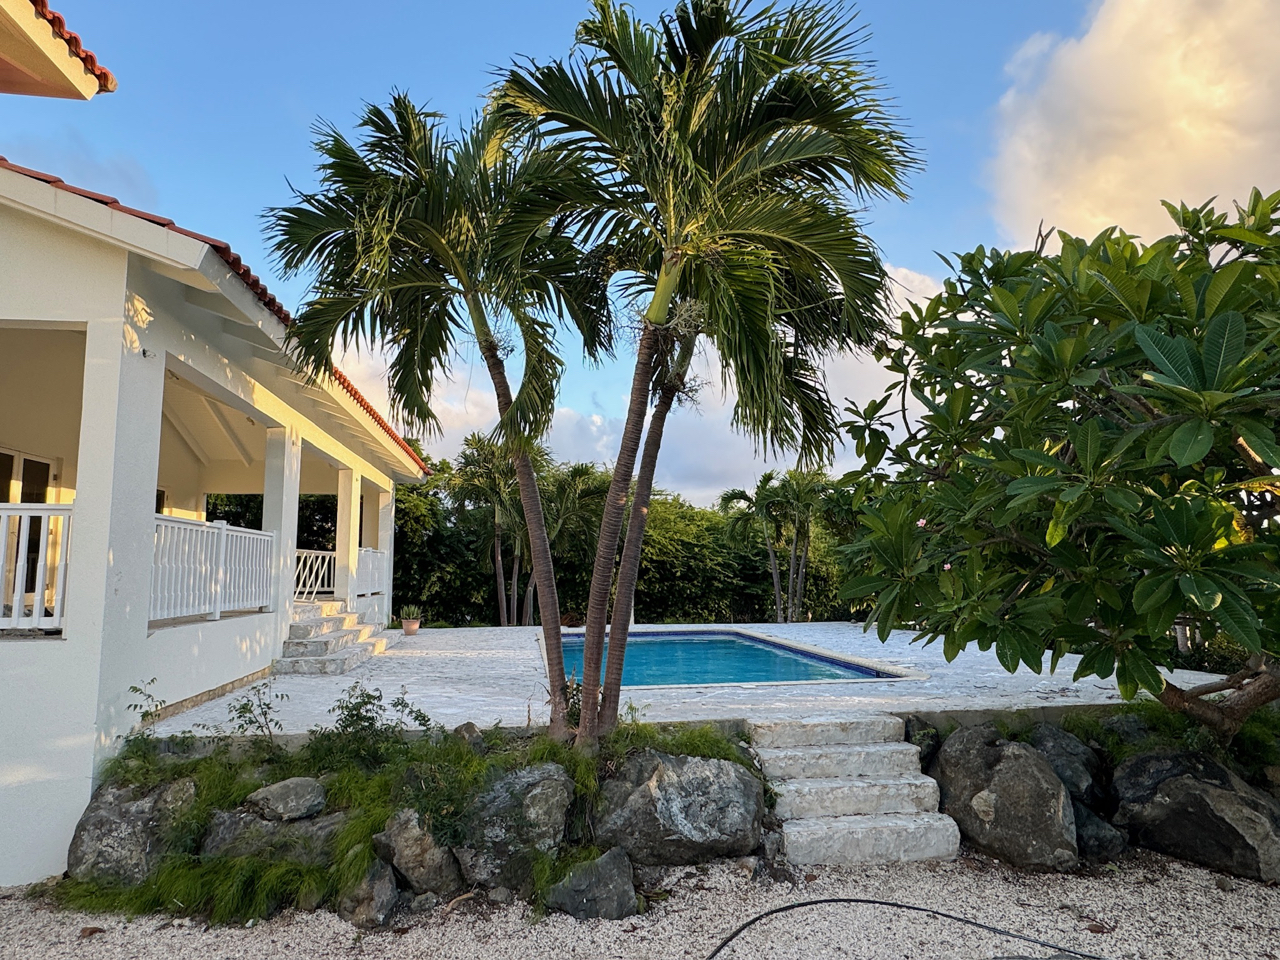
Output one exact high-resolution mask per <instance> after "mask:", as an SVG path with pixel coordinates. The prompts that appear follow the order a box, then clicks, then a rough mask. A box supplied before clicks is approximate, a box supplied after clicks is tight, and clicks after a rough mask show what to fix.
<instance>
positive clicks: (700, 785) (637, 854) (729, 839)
mask: <svg viewBox="0 0 1280 960" xmlns="http://www.w3.org/2000/svg"><path fill="white" fill-rule="evenodd" d="M601 794H602V807H601V815H600V816H599V818H598V819H597V821H596V839H597V840H598V841H599V842H600V843H602V844H608V845H611V846H618V847H622V848H623V849H624V850H625V851H626V852H627V855H628V856H629V857H630V858H631V860H633V861H634V862H636V863H642V864H650V865H653V864H688V863H702V862H704V861H706V860H713V859H716V858H718V857H738V856H746V855H747V854H749V853H751V852H752V851H753V850H755V849H756V847H757V846H759V845H760V837H761V824H762V821H763V819H764V812H765V805H764V787H763V784H761V782H760V780H759V779H757V778H756V777H754V776H752V774H751V773H750V772H749V771H748V770H747V769H746V768H745V767H743V766H742V765H741V764H737V763H732V762H731V761H728V760H708V759H704V758H701V757H675V756H671V755H669V754H665V753H658V752H656V751H653V750H646V751H644V752H642V753H640V754H639V755H637V756H635V757H632V758H630V759H628V760H627V761H626V762H625V763H623V765H622V767H621V768H620V769H619V771H618V776H617V777H616V778H615V779H613V780H608V781H606V782H605V783H604V785H603V786H602V788H601Z"/></svg>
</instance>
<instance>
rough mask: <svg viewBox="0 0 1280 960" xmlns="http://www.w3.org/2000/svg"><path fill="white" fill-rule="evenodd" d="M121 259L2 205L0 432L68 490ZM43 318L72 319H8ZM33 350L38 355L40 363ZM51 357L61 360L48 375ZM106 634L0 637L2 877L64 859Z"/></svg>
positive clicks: (89, 749) (84, 782) (120, 291)
mask: <svg viewBox="0 0 1280 960" xmlns="http://www.w3.org/2000/svg"><path fill="white" fill-rule="evenodd" d="M126 259H127V255H126V254H125V253H124V251H123V250H120V249H118V248H115V247H112V246H110V245H108V244H105V243H100V242H97V241H94V240H90V239H87V238H84V237H81V236H79V235H76V234H72V233H70V232H69V231H66V230H62V229H59V228H57V227H54V226H52V225H50V224H48V223H45V222H44V221H41V220H38V219H36V218H34V217H30V216H27V215H25V214H20V213H16V212H13V211H11V210H8V209H7V208H4V207H0V326H4V329H2V330H0V364H3V368H2V369H0V385H2V386H0V390H3V394H0V424H3V426H0V434H2V435H3V436H5V437H8V436H9V435H10V433H9V431H10V430H11V429H12V430H13V431H14V434H13V435H14V436H15V437H16V438H17V440H16V445H17V446H18V447H19V448H20V449H21V448H23V447H26V446H30V447H31V449H30V450H25V451H24V452H29V453H32V454H38V453H40V452H41V451H42V450H48V451H49V452H50V453H53V454H56V455H57V456H60V457H61V458H62V460H63V471H64V472H63V483H64V484H65V486H66V488H67V490H66V492H65V493H64V495H63V499H64V500H68V499H71V494H72V492H73V491H75V487H76V486H77V484H78V477H77V476H76V470H75V467H76V462H77V456H78V453H77V451H78V445H79V442H80V435H81V432H82V431H81V429H80V427H81V426H82V422H81V421H82V410H83V404H82V402H81V401H82V384H83V382H84V351H85V346H84V344H85V333H84V331H85V327H86V325H87V323H88V321H90V320H103V319H110V318H113V317H114V318H117V319H118V318H119V317H120V315H121V305H122V303H123V302H124V279H125V276H124V272H125V263H126ZM68 277H74V278H75V282H74V283H69V282H67V278H68ZM49 320H52V321H66V322H67V324H66V326H67V329H66V330H65V331H63V330H57V331H53V330H49V329H32V330H25V331H24V330H16V329H13V327H14V325H15V322H16V324H18V325H21V324H23V323H28V322H31V321H49ZM72 343H75V344H77V348H76V349H74V350H73V349H71V346H70V345H71V344H72ZM55 344H56V346H55ZM11 346H12V347H17V348H18V350H17V352H16V354H15V353H14V352H13V351H11V350H10V347H11ZM26 349H31V350H32V351H34V353H33V354H30V355H29V354H27V353H25V352H24V351H25V350H26ZM31 356H35V357H43V358H44V359H42V360H41V361H40V363H39V364H38V365H37V364H34V363H31V362H30V359H31ZM51 361H53V362H56V363H58V364H65V365H66V368H65V369H64V370H63V371H62V372H61V373H58V374H57V375H55V376H53V377H50V375H49V371H48V369H47V364H48V363H49V362H51ZM28 364H30V365H29V366H28ZM37 368H38V369H39V370H40V373H41V376H40V378H39V380H34V377H35V376H36V370H37ZM15 385H19V386H15ZM15 397H23V398H26V397H31V398H40V402H30V403H29V402H23V403H17V404H15V403H13V400H14V398H15ZM15 419H16V420H18V421H25V422H26V423H27V424H28V426H27V427H24V426H22V425H21V423H19V424H17V425H15V424H14V423H13V421H14V420H15ZM112 419H113V420H114V411H112ZM83 425H84V426H85V427H86V428H89V427H90V425H88V424H83ZM26 429H31V430H33V431H39V436H34V435H29V434H25V433H21V432H20V431H23V430H26ZM46 430H47V432H46ZM28 437H30V439H28ZM42 437H43V439H41V438H42ZM45 444H48V446H46V445H45ZM55 447H56V449H55ZM90 526H92V524H90ZM73 527H74V524H73ZM101 643H102V635H101V632H96V633H95V632H80V633H69V634H67V635H65V636H64V638H63V639H60V640H27V641H18V640H0V731H2V732H3V737H2V738H0V884H12V883H21V882H25V881H29V880H36V879H39V878H40V877H44V876H48V875H49V874H53V873H60V872H61V871H62V870H64V869H65V868H66V849H67V843H68V842H69V841H70V838H71V832H72V829H73V828H74V827H75V823H76V820H77V819H79V816H80V813H81V811H82V810H83V809H84V805H85V804H86V803H87V802H88V800H89V795H90V791H91V790H92V787H93V776H94V763H93V758H94V749H95V744H96V740H97V732H96V729H95V716H96V712H97V695H98V679H99V678H98V663H99V660H98V655H99V650H100V647H101ZM33 811H37V812H38V816H36V817H33V816H32V812H33Z"/></svg>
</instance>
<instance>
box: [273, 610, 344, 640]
mask: <svg viewBox="0 0 1280 960" xmlns="http://www.w3.org/2000/svg"><path fill="white" fill-rule="evenodd" d="M359 622H360V614H358V613H337V614H334V615H332V616H327V617H308V618H307V619H305V620H294V621H293V623H291V624H289V636H290V638H291V639H294V640H307V639H309V638H311V637H318V636H320V635H321V634H324V633H333V632H334V631H336V630H350V629H351V628H352V627H354V626H356V625H357V624H359Z"/></svg>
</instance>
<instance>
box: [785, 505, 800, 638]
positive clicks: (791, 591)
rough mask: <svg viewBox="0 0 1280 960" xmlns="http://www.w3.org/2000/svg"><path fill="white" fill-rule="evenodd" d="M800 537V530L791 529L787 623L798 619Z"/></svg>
mask: <svg viewBox="0 0 1280 960" xmlns="http://www.w3.org/2000/svg"><path fill="white" fill-rule="evenodd" d="M799 539H800V531H799V530H798V529H795V528H793V529H792V531H791V566H790V567H789V568H788V570H787V623H793V622H794V621H795V619H796V543H797V541H799Z"/></svg>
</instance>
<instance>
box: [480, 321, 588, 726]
mask: <svg viewBox="0 0 1280 960" xmlns="http://www.w3.org/2000/svg"><path fill="white" fill-rule="evenodd" d="M467 305H468V307H469V308H470V311H471V317H472V322H473V323H474V325H475V327H476V334H477V339H478V340H479V342H480V353H481V354H482V355H483V357H484V362H485V366H486V367H487V368H488V370H489V377H490V379H491V380H492V381H493V389H494V393H495V394H496V395H497V399H498V414H499V415H500V416H501V415H505V414H506V412H507V411H508V410H510V409H511V402H512V398H511V384H510V382H509V381H508V380H507V369H506V365H505V364H504V363H503V361H502V355H501V354H500V353H499V352H498V344H497V341H496V340H494V339H493V335H492V334H491V333H490V332H489V328H488V324H487V322H486V321H485V317H484V311H483V308H482V307H481V306H480V304H479V302H478V301H477V300H475V299H474V298H472V299H469V300H468V304H467ZM511 459H512V462H513V463H514V465H515V468H516V480H517V482H518V483H519V485H520V505H521V507H522V508H523V509H524V522H525V526H526V527H527V528H528V531H529V560H530V562H531V565H532V567H533V576H534V582H535V583H536V584H537V585H538V613H539V614H540V615H541V617H542V641H543V648H544V649H545V650H546V655H547V682H548V686H549V693H550V698H551V725H550V728H549V729H548V731H547V733H548V735H549V736H551V738H552V739H555V740H564V739H566V738H567V737H568V734H569V722H568V720H567V719H566V716H565V713H566V710H567V709H568V706H569V696H568V690H569V686H568V683H567V682H566V681H565V675H564V648H563V647H562V646H561V642H560V593H559V591H558V590H557V589H556V572H555V566H554V564H553V563H552V560H551V543H550V541H549V540H548V539H547V521H546V518H545V516H544V515H543V513H542V494H541V492H540V491H539V490H538V478H537V476H536V475H535V474H534V471H533V461H531V460H530V459H529V455H528V454H527V453H523V452H519V451H517V452H515V453H514V454H513V456H512V458H511ZM499 602H501V600H500V601H499Z"/></svg>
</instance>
